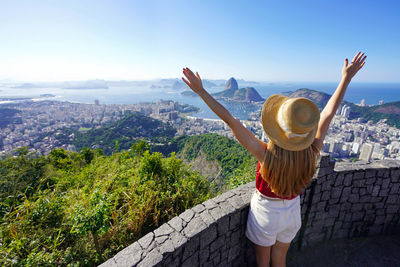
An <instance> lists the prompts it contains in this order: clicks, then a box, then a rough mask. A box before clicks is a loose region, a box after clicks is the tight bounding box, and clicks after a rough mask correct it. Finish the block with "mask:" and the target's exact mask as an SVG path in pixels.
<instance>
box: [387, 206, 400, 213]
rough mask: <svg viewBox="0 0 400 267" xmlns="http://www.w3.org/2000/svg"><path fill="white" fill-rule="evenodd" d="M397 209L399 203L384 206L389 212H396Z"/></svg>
mask: <svg viewBox="0 0 400 267" xmlns="http://www.w3.org/2000/svg"><path fill="white" fill-rule="evenodd" d="M398 211H399V205H398V203H397V205H388V206H387V208H386V212H387V213H389V214H396V213H397V212H398Z"/></svg>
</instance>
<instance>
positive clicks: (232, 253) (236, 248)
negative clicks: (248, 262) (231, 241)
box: [228, 244, 240, 263]
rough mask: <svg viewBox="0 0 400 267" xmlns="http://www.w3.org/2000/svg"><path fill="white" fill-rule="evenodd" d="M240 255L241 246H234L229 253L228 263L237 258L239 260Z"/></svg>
mask: <svg viewBox="0 0 400 267" xmlns="http://www.w3.org/2000/svg"><path fill="white" fill-rule="evenodd" d="M239 255H240V245H239V244H237V245H236V246H233V247H231V248H230V249H229V252H228V262H229V263H230V262H232V261H233V260H234V259H235V258H237V257H238V256H239Z"/></svg>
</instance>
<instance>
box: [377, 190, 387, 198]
mask: <svg viewBox="0 0 400 267" xmlns="http://www.w3.org/2000/svg"><path fill="white" fill-rule="evenodd" d="M388 195H389V188H387V189H381V190H380V191H379V195H378V196H380V197H387V196H388Z"/></svg>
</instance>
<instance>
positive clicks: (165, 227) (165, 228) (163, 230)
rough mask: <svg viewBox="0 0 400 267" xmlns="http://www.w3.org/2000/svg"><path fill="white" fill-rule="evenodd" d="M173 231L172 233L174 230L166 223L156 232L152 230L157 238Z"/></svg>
mask: <svg viewBox="0 0 400 267" xmlns="http://www.w3.org/2000/svg"><path fill="white" fill-rule="evenodd" d="M173 231H174V229H173V228H172V227H171V226H170V225H169V224H168V223H164V224H163V225H161V226H160V227H158V228H157V229H156V230H154V236H155V237H159V236H163V235H169V234H170V233H172V232H173Z"/></svg>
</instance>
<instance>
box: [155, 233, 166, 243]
mask: <svg viewBox="0 0 400 267" xmlns="http://www.w3.org/2000/svg"><path fill="white" fill-rule="evenodd" d="M167 239H168V236H167V235H162V236H158V237H156V238H155V239H154V240H155V241H156V243H157V245H160V244H162V243H164V242H165V240H167Z"/></svg>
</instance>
